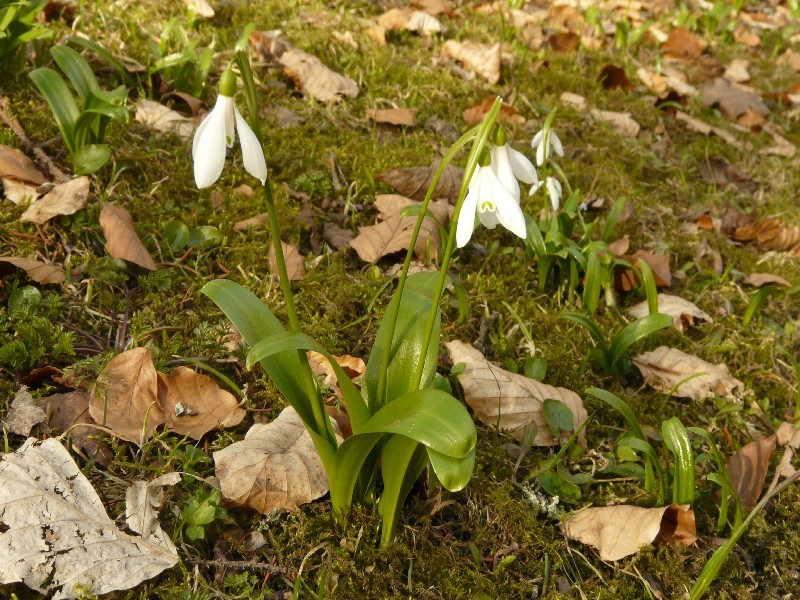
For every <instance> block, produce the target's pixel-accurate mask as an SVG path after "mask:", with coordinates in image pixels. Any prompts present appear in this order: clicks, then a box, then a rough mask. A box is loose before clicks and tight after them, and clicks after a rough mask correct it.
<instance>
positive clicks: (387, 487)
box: [378, 435, 428, 547]
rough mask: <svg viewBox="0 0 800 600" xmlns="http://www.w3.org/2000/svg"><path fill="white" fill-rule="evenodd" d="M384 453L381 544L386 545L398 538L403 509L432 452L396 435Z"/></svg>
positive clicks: (384, 448)
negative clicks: (397, 527)
mask: <svg viewBox="0 0 800 600" xmlns="http://www.w3.org/2000/svg"><path fill="white" fill-rule="evenodd" d="M381 456H382V457H383V460H382V462H381V471H382V473H383V494H381V501H380V504H378V510H379V512H380V514H381V520H382V527H381V546H382V547H386V546H388V545H389V544H391V542H392V539H393V538H394V532H395V527H396V526H397V519H398V517H399V516H400V514H399V513H400V508H401V507H402V506H403V502H404V501H405V499H406V496H408V493H409V492H410V491H411V487H412V486H413V485H414V482H415V481H416V480H417V479H418V478H419V476H420V475H421V474H422V471H423V469H424V468H425V465H426V464H427V462H428V455H427V454H426V452H425V447H424V446H422V445H421V444H418V443H417V442H415V441H414V440H412V439H409V438H407V437H404V436H402V435H393V436H391V437H390V438H389V440H388V441H387V442H386V444H385V445H384V447H383V452H382V454H381Z"/></svg>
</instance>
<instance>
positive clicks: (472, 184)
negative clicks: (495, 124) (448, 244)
mask: <svg viewBox="0 0 800 600" xmlns="http://www.w3.org/2000/svg"><path fill="white" fill-rule="evenodd" d="M498 142H500V145H498V146H495V147H494V148H492V150H491V152H490V153H489V160H488V161H482V162H483V163H484V164H479V165H478V166H477V167H475V172H474V173H473V174H472V179H470V180H469V184H468V190H469V191H468V192H467V197H466V198H464V204H463V205H462V206H461V214H460V216H459V219H458V224H457V226H456V245H457V246H458V247H459V248H463V247H464V246H466V245H467V242H469V240H470V238H471V237H472V232H473V231H474V230H475V214H476V213H477V216H478V219H479V220H480V222H481V223H483V225H484V227H487V228H488V229H494V228H495V227H497V224H498V223H499V224H500V225H502V226H503V227H505V228H506V229H508V230H509V231H510V232H511V233H513V234H514V235H517V236H519V237H521V238H522V239H523V240H524V239H525V238H526V237H527V235H528V231H527V228H526V226H525V215H524V214H523V213H522V208H521V207H520V202H519V183H517V179H519V180H520V181H523V182H524V183H529V184H530V183H535V182H537V181H538V177H537V175H536V169H535V168H534V166H533V164H532V163H531V161H529V160H528V159H527V158H526V157H525V155H524V154H521V153H520V152H517V151H516V150H514V149H513V148H511V147H510V146H509V145H508V144H506V143H505V142H506V137H505V131H504V130H503V129H500V134H499V135H498Z"/></svg>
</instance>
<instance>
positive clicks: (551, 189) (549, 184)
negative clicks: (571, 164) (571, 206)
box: [530, 177, 563, 210]
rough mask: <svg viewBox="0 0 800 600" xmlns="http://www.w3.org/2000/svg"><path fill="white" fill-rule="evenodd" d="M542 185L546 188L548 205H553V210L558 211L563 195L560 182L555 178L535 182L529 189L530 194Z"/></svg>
mask: <svg viewBox="0 0 800 600" xmlns="http://www.w3.org/2000/svg"><path fill="white" fill-rule="evenodd" d="M542 185H544V186H545V187H546V188H547V193H548V194H550V204H552V205H553V210H558V207H559V206H560V205H561V196H562V194H563V189H562V188H561V182H560V181H559V180H558V179H556V178H555V177H547V178H546V179H545V180H544V181H537V182H536V183H535V184H534V186H533V187H532V188H531V191H530V193H531V194H534V193H535V192H536V190H538V189H539V188H540V187H542Z"/></svg>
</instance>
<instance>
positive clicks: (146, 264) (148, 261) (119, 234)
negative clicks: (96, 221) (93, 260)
mask: <svg viewBox="0 0 800 600" xmlns="http://www.w3.org/2000/svg"><path fill="white" fill-rule="evenodd" d="M100 227H102V228H103V233H104V234H105V235H106V252H108V253H109V254H110V255H111V256H113V257H114V258H121V259H122V260H127V261H128V262H132V263H134V264H136V265H139V266H140V267H143V268H145V269H148V270H149V271H155V270H156V263H155V261H153V257H152V256H150V253H149V252H148V251H147V248H145V247H144V244H142V241H141V240H140V239H139V236H138V235H136V229H134V227H133V219H131V215H130V213H129V212H128V211H127V210H125V209H124V208H122V207H121V206H114V205H113V204H107V205H105V206H104V207H103V210H101V211H100Z"/></svg>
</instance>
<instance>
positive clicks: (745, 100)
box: [700, 77, 769, 119]
mask: <svg viewBox="0 0 800 600" xmlns="http://www.w3.org/2000/svg"><path fill="white" fill-rule="evenodd" d="M700 93H701V94H702V97H703V106H706V107H708V106H714V105H715V104H718V105H719V107H720V110H722V113H723V114H724V115H725V116H726V117H728V118H730V119H736V118H737V117H739V116H740V115H743V114H744V113H745V112H747V109H748V108H749V109H752V110H753V111H754V112H756V113H757V114H759V115H761V116H762V117H766V116H767V115H768V114H769V108H767V105H766V104H764V101H763V100H762V99H761V96H759V95H758V94H754V93H753V92H750V91H747V90H744V89H742V88H740V87H737V86H734V85H731V84H730V83H729V82H728V81H726V80H725V79H723V78H722V77H717V78H716V79H715V80H714V81H712V82H711V83H707V84H705V85H704V86H703V87H702V88H700Z"/></svg>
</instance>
